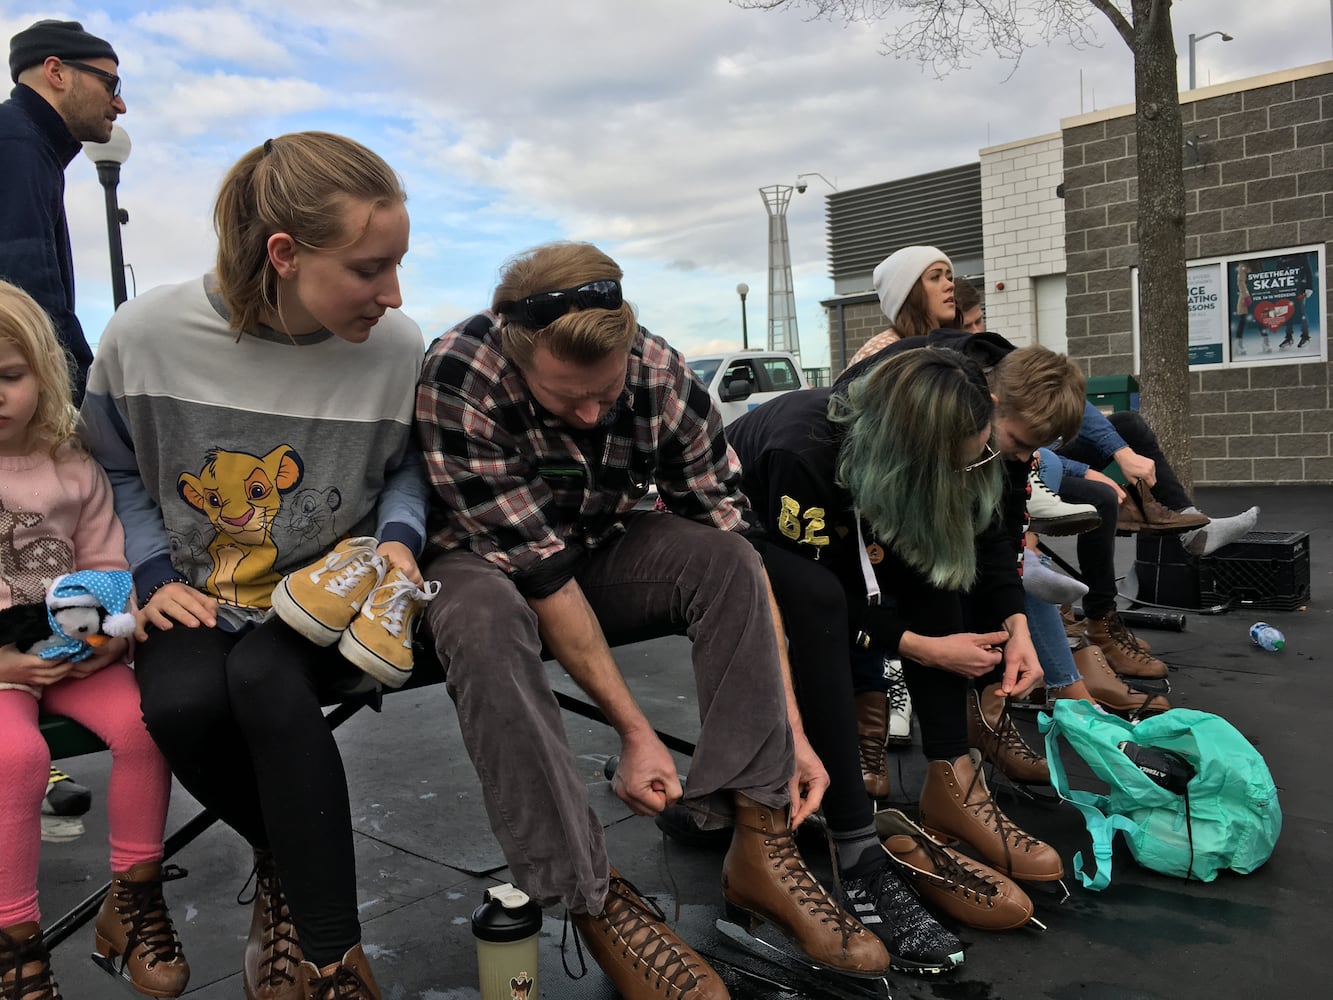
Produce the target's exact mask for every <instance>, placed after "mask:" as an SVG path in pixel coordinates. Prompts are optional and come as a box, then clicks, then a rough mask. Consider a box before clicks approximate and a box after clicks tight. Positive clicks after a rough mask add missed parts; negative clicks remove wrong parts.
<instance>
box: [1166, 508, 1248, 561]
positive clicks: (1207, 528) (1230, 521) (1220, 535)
mask: <svg viewBox="0 0 1333 1000" xmlns="http://www.w3.org/2000/svg"><path fill="white" fill-rule="evenodd" d="M1187 512H1188V513H1194V508H1187ZM1258 520H1259V508H1258V507H1251V508H1250V509H1249V510H1247V511H1244V512H1243V513H1240V514H1236V515H1235V516H1234V517H1215V518H1213V519H1212V520H1210V521H1209V522H1208V523H1207V524H1206V525H1204V526H1203V527H1202V528H1195V529H1194V530H1193V531H1186V532H1185V533H1184V534H1182V535H1181V536H1180V542H1181V544H1182V545H1184V546H1185V551H1186V552H1188V553H1190V554H1191V555H1195V556H1210V555H1212V554H1213V553H1214V552H1216V551H1217V550H1218V549H1220V548H1221V547H1222V546H1223V545H1230V544H1231V543H1232V542H1238V541H1240V540H1241V539H1242V538H1244V537H1245V536H1246V535H1247V534H1249V533H1250V532H1251V531H1253V530H1254V525H1255V523H1256V522H1257V521H1258Z"/></svg>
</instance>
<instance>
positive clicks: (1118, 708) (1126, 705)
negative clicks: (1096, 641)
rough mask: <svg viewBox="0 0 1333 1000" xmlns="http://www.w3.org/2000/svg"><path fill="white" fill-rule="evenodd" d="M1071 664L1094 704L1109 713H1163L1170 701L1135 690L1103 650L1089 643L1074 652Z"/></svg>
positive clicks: (1140, 715)
mask: <svg viewBox="0 0 1333 1000" xmlns="http://www.w3.org/2000/svg"><path fill="white" fill-rule="evenodd" d="M1074 666H1076V667H1078V672H1079V674H1080V675H1081V676H1082V677H1083V684H1084V686H1085V687H1086V688H1087V689H1088V694H1090V695H1092V697H1093V699H1094V700H1096V702H1097V704H1099V705H1101V706H1102V708H1105V709H1107V710H1108V711H1111V712H1120V713H1123V714H1125V715H1128V716H1129V718H1130V719H1141V718H1143V717H1144V716H1145V715H1155V714H1156V713H1158V712H1165V711H1166V710H1167V709H1168V708H1170V707H1171V703H1170V702H1169V701H1167V700H1166V698H1165V697H1164V696H1163V695H1160V694H1150V693H1148V692H1146V691H1136V690H1134V689H1133V688H1132V687H1130V686H1129V685H1128V684H1126V683H1125V682H1124V681H1123V680H1121V679H1120V676H1119V675H1118V674H1117V673H1116V672H1115V671H1114V670H1112V669H1111V665H1110V664H1109V663H1107V662H1106V657H1105V656H1104V655H1102V651H1101V650H1100V649H1099V648H1098V647H1096V646H1093V645H1091V644H1089V645H1087V646H1084V647H1083V648H1082V649H1076V650H1075V651H1074Z"/></svg>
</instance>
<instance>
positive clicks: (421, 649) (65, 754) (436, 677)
mask: <svg viewBox="0 0 1333 1000" xmlns="http://www.w3.org/2000/svg"><path fill="white" fill-rule="evenodd" d="M682 634H684V632H683V629H682V628H680V627H676V626H671V625H666V626H664V627H662V628H657V629H642V630H639V631H637V632H633V633H626V634H623V635H608V636H607V641H608V642H609V643H610V645H611V646H612V647H615V646H627V645H630V644H631V643H635V642H646V641H649V640H651V639H661V638H664V637H666V636H669V635H682ZM415 649H416V653H415V662H414V664H413V667H412V676H411V677H410V678H408V681H407V683H406V684H404V685H403V686H402V687H401V688H399V689H396V690H399V691H412V690H415V689H417V688H423V687H429V686H430V685H432V684H442V683H444V667H443V666H442V665H441V664H440V661H439V658H438V657H437V656H436V655H435V648H434V645H433V644H432V643H430V642H422V641H421V640H420V638H418V639H417V641H416V642H415ZM543 656H544V657H545V658H546V659H550V658H551V657H550V656H549V655H547V654H546V652H545V650H543ZM393 693H395V692H394V691H385V692H372V693H370V694H361V695H354V696H352V697H348V698H345V699H343V700H341V701H333V702H330V703H329V706H328V707H329V711H328V712H326V713H325V716H324V718H325V719H326V720H328V723H329V728H330V729H337V728H338V727H339V726H341V725H342V724H343V723H344V722H346V721H347V720H348V719H350V718H351V717H352V716H354V715H355V714H356V713H357V712H359V711H361V710H362V709H363V708H371V709H374V710H376V711H378V710H379V706H380V699H381V698H382V697H383V695H385V694H393ZM554 694H555V698H556V701H557V702H558V703H559V705H560V707H561V708H562V709H563V710H564V711H567V712H572V713H573V714H575V715H579V716H582V717H583V718H585V719H590V720H592V721H593V722H600V723H601V724H602V725H610V723H609V722H608V721H607V718H606V716H605V715H603V714H602V711H601V709H599V708H598V707H597V706H596V705H594V704H592V703H591V702H589V701H585V700H583V699H581V698H576V697H574V696H573V695H569V694H566V693H565V692H563V691H555V692H554ZM39 724H40V727H41V732H42V736H43V737H44V738H45V739H46V743H47V746H48V747H49V748H50V750H51V759H52V760H63V759H66V758H70V757H79V756H82V755H84V754H89V753H97V752H99V751H102V750H105V749H106V744H104V743H103V742H102V741H101V740H100V739H99V738H98V737H97V736H95V735H94V734H93V733H92V732H90V731H89V730H87V729H85V728H84V727H83V726H81V725H79V723H77V722H75V721H74V720H73V719H68V718H65V717H64V716H60V715H48V714H43V715H42V716H41V719H40V723H39ZM657 735H658V738H659V739H661V741H662V743H663V745H665V746H666V747H667V749H669V750H674V751H676V752H677V753H681V754H684V755H686V756H687V757H688V756H692V755H693V754H694V744H693V743H691V742H690V741H689V740H686V739H682V738H681V737H679V736H675V735H672V734H671V733H665V732H662V731H661V730H657ZM216 821H217V816H215V815H214V814H213V813H211V812H210V811H209V810H207V809H202V810H200V811H199V812H198V813H197V814H196V815H195V816H193V817H191V818H190V819H189V820H187V821H186V822H185V823H184V824H183V825H182V826H181V828H180V829H178V830H176V831H174V832H173V833H172V834H171V835H170V836H168V837H167V838H166V843H165V850H164V853H163V858H162V860H163V861H166V860H168V859H169V858H171V857H172V856H174V855H175V854H176V853H177V852H178V851H181V850H183V849H184V848H185V847H188V846H189V845H190V844H191V843H192V842H193V841H194V840H195V839H196V838H197V837H198V836H199V835H200V834H202V833H203V832H204V831H205V830H207V829H208V828H209V827H211V826H212V825H213V824H214V823H215V822H216ZM110 889H111V883H110V881H108V882H107V883H106V884H105V885H103V886H102V887H101V888H99V889H98V890H96V891H95V892H93V893H92V894H90V895H89V896H88V897H87V898H85V899H83V900H81V901H80V902H78V903H77V904H75V905H74V906H73V907H72V908H71V909H70V910H68V911H67V912H65V913H63V914H61V915H60V916H59V917H57V918H56V919H55V920H54V921H52V923H51V925H50V926H49V927H47V928H45V929H44V930H43V937H44V938H45V940H46V945H47V947H48V948H54V947H55V946H56V945H58V944H60V943H61V942H62V941H64V940H65V939H66V938H68V937H69V936H70V935H71V934H74V933H75V932H77V931H78V930H79V928H81V927H83V926H85V925H86V924H87V923H88V922H89V921H90V920H92V919H93V918H95V917H96V916H97V911H98V910H100V909H101V907H102V901H103V900H104V899H105V898H106V894H107V892H109V891H110Z"/></svg>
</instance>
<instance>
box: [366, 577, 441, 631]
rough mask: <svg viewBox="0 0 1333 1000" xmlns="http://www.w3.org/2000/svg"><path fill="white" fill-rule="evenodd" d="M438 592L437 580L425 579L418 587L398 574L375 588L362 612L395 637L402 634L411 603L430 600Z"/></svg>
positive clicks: (438, 584) (438, 582)
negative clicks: (423, 584) (393, 578)
mask: <svg viewBox="0 0 1333 1000" xmlns="http://www.w3.org/2000/svg"><path fill="white" fill-rule="evenodd" d="M439 592H440V581H439V580H427V581H426V585H425V586H424V587H418V586H417V585H416V584H415V583H413V582H412V581H411V580H409V579H407V578H406V577H402V576H400V577H398V578H397V579H395V580H390V581H388V582H387V583H385V584H382V585H381V586H380V587H379V588H378V589H376V591H375V593H374V594H372V595H371V598H370V601H369V602H368V603H367V605H366V610H365V612H364V613H365V615H366V617H367V618H371V619H373V620H375V621H377V622H379V623H380V625H382V626H383V627H384V630H385V631H386V632H388V633H389V634H390V635H392V636H394V637H395V638H397V637H399V636H401V635H403V625H404V622H405V621H406V619H407V617H408V610H409V608H410V607H411V605H412V603H413V602H414V601H415V602H417V603H423V602H425V601H429V600H432V599H433V598H434V597H435V595H436V594H438V593H439Z"/></svg>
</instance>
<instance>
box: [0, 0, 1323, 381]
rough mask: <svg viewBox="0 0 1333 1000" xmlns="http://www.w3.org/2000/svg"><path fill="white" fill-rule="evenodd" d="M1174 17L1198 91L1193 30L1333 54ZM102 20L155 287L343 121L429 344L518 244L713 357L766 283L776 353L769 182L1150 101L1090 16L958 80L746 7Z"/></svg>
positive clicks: (1222, 22)
mask: <svg viewBox="0 0 1333 1000" xmlns="http://www.w3.org/2000/svg"><path fill="white" fill-rule="evenodd" d="M1172 13H1173V17H1174V21H1175V30H1176V36H1177V39H1178V40H1179V41H1178V47H1179V49H1180V66H1181V78H1182V81H1183V79H1184V75H1185V63H1186V51H1185V50H1186V39H1187V37H1188V34H1189V33H1190V32H1191V31H1193V32H1196V33H1198V34H1202V33H1206V32H1208V31H1212V30H1226V31H1227V32H1229V33H1230V34H1232V35H1233V36H1235V39H1236V40H1235V41H1234V42H1229V43H1225V44H1224V43H1222V42H1221V41H1220V39H1218V38H1216V37H1213V38H1209V39H1206V40H1204V41H1203V42H1201V43H1200V44H1199V46H1198V49H1197V52H1196V55H1197V72H1198V78H1199V82H1200V84H1201V85H1203V84H1206V83H1208V82H1214V83H1216V82H1222V81H1223V80H1229V79H1236V78H1239V77H1243V76H1249V75H1254V74H1258V73H1262V72H1269V71H1273V70H1277V69H1281V68H1285V67H1287V66H1291V65H1301V64H1305V63H1310V62H1314V61H1317V60H1319V59H1324V58H1327V57H1328V54H1329V9H1328V7H1327V4H1325V3H1324V2H1323V0H1288V2H1286V3H1284V6H1283V16H1282V17H1281V18H1274V17H1273V16H1272V13H1271V9H1266V8H1264V7H1263V6H1262V5H1255V4H1252V3H1245V2H1242V0H1213V2H1210V3H1208V4H1199V3H1195V4H1189V5H1185V4H1177V5H1176V6H1175V7H1174V8H1173V11H1172ZM59 14H60V12H55V15H56V16H58V15H59ZM40 16H53V14H52V12H50V11H47V10H43V11H36V12H34V11H32V9H31V8H17V7H15V6H13V5H8V4H0V28H5V27H8V28H9V29H10V33H12V31H13V30H17V29H18V28H20V27H23V26H25V25H26V24H28V23H30V22H31V21H32V20H35V19H36V18H37V17H40ZM65 16H76V15H74V14H72V12H65ZM77 16H82V19H83V21H84V23H85V24H86V25H87V26H88V27H89V29H90V30H94V31H98V32H99V33H101V34H103V35H104V36H105V37H108V38H109V39H111V40H112V42H113V43H114V44H115V45H116V46H117V48H118V51H119V52H120V53H121V56H122V73H123V75H124V76H125V79H126V84H125V87H126V98H127V100H128V101H129V108H130V113H129V115H128V116H127V118H126V119H125V125H126V127H127V128H129V129H130V131H131V133H132V135H133V138H134V142H135V148H134V154H133V157H132V158H131V161H130V162H129V163H128V164H127V165H126V168H125V178H124V182H123V186H122V203H123V204H124V205H125V206H126V207H127V208H129V209H130V212H131V216H132V221H131V223H130V226H128V227H127V228H126V230H125V236H126V250H127V259H129V260H131V261H132V262H133V263H134V265H135V268H136V272H137V273H138V276H139V281H140V287H146V286H147V285H148V284H157V283H160V282H162V281H166V280H179V278H181V277H183V276H185V275H187V274H191V273H195V272H197V270H200V269H202V268H204V267H206V266H207V265H208V260H209V259H210V258H211V255H212V234H211V230H210V227H209V214H210V211H211V203H212V198H213V196H214V193H215V191H216V188H217V184H218V182H219V180H220V179H221V176H222V174H223V172H224V171H225V170H226V168H227V167H228V166H229V165H230V164H231V163H232V162H233V161H234V160H235V159H236V158H237V157H238V156H239V155H240V154H241V153H242V152H244V151H245V150H246V149H248V148H250V147H252V146H253V145H255V144H256V143H258V142H260V141H262V140H263V139H264V138H266V137H267V136H270V135H275V134H279V133H281V132H283V131H290V130H295V129H302V128H327V129H332V130H334V131H342V132H345V133H347V134H350V135H353V136H354V137H356V138H358V139H359V140H361V141H363V142H366V143H367V144H368V145H370V146H371V147H372V148H374V149H376V150H377V151H378V152H380V153H381V154H383V155H384V156H385V157H386V159H388V160H389V161H390V163H392V164H393V165H394V166H395V168H396V169H398V170H399V171H400V172H401V173H402V174H403V176H404V179H405V182H406V184H407V187H408V192H409V207H410V210H411V213H412V224H413V251H412V253H411V254H410V255H409V257H408V260H407V264H406V266H405V269H404V275H403V279H404V288H405V292H406V296H407V310H408V311H409V312H410V313H411V314H412V315H413V316H414V317H415V318H416V319H418V321H419V322H421V324H422V326H423V327H424V328H426V330H427V332H428V334H429V333H434V332H438V329H439V327H440V326H442V325H443V324H445V323H448V322H451V321H453V320H455V319H457V318H459V317H461V316H462V315H463V314H464V313H465V312H466V311H468V310H470V309H474V308H476V307H478V306H480V305H483V304H485V303H486V302H487V301H488V300H489V296H490V290H491V287H492V286H493V283H494V281H495V278H496V274H497V270H498V268H499V267H500V265H501V264H502V262H503V261H504V260H505V259H506V258H507V257H508V256H510V255H511V254H512V253H514V252H516V251H518V250H521V249H524V248H526V247H529V246H532V245H534V244H536V243H539V242H542V241H544V240H548V239H554V238H562V237H569V238H578V239H588V240H592V241H595V242H598V243H600V244H603V245H604V246H605V247H606V248H607V249H608V250H609V251H610V252H611V253H612V254H613V255H614V256H616V257H617V259H619V260H620V262H621V264H622V265H623V266H624V267H625V269H626V289H627V294H628V295H629V297H630V298H631V299H632V300H633V301H634V302H636V304H638V306H639V307H640V309H641V313H642V318H643V320H644V322H645V324H646V325H648V326H649V327H650V328H652V329H654V330H657V331H659V332H661V333H663V334H664V335H666V336H668V337H669V338H670V339H672V340H673V341H675V342H677V343H679V344H680V345H681V346H683V347H685V348H687V349H690V348H692V346H693V345H703V344H705V343H710V342H714V341H719V342H721V341H726V340H727V339H728V338H731V339H732V340H733V341H734V342H735V343H739V339H740V317H739V315H738V312H739V300H738V298H737V296H736V293H735V286H736V283H737V282H739V281H745V282H747V283H748V284H749V285H750V287H751V289H752V291H751V293H750V298H749V319H750V324H749V325H750V332H751V338H752V341H753V340H755V338H756V337H762V335H763V332H764V328H765V318H766V317H765V310H766V294H765V287H766V274H767V216H766V215H765V212H764V207H763V205H762V203H761V201H760V198H759V195H758V190H757V189H758V188H759V187H761V186H763V185H768V184H774V183H791V182H792V181H794V179H795V176H796V174H797V173H799V172H804V171H818V172H820V173H822V174H823V175H824V176H825V177H827V178H829V179H830V180H831V181H833V182H835V183H836V184H837V185H838V187H839V188H841V189H847V188H852V187H857V186H862V185H866V184H873V183H878V182H880V181H884V180H890V179H894V178H899V177H905V176H910V175H912V174H916V173H920V172H923V171H928V170H937V169H941V168H944V167H950V166H956V165H958V164H961V163H966V162H970V161H974V160H975V159H976V156H977V150H978V149H980V148H982V147H985V146H988V145H993V144H999V143H1003V142H1009V141H1013V140H1016V139H1021V138H1024V137H1027V136H1032V135H1038V134H1043V133H1046V132H1052V131H1055V130H1057V129H1058V127H1059V120H1060V118H1061V117H1064V116H1069V115H1074V114H1078V113H1079V112H1080V111H1082V110H1092V109H1093V108H1094V107H1098V108H1102V107H1107V106H1109V105H1111V104H1120V103H1125V102H1127V101H1130V100H1131V99H1132V96H1133V80H1132V57H1131V54H1130V52H1129V50H1128V49H1127V47H1126V46H1125V45H1124V43H1123V42H1122V41H1121V40H1120V38H1119V37H1118V36H1117V35H1115V34H1114V33H1113V32H1112V31H1111V30H1110V28H1109V25H1108V24H1107V22H1106V21H1105V18H1103V17H1102V16H1101V15H1100V14H1097V13H1096V12H1095V11H1093V10H1091V9H1089V12H1088V24H1089V25H1090V26H1092V27H1093V28H1094V29H1095V30H1096V32H1097V34H1098V37H1099V39H1100V42H1099V44H1098V45H1096V46H1094V47H1090V48H1085V49H1082V50H1074V49H1071V48H1070V47H1069V46H1067V45H1051V46H1043V45H1039V46H1037V47H1035V48H1033V49H1031V50H1029V51H1028V52H1027V53H1026V54H1025V55H1024V58H1023V61H1022V63H1021V65H1020V66H1019V67H1018V68H1017V70H1013V67H1011V66H1010V65H1008V64H1006V63H1002V62H1000V61H998V60H996V59H992V58H985V57H982V58H977V59H975V60H973V62H972V66H971V68H969V69H967V70H965V71H960V72H957V73H955V74H953V75H951V76H949V77H947V78H945V79H943V80H937V79H935V78H934V77H932V76H931V75H930V74H929V73H928V72H923V71H922V69H921V68H920V67H919V66H918V65H917V64H916V63H915V62H913V61H912V60H910V59H895V58H890V57H885V56H883V55H881V54H880V48H881V39H882V37H883V35H884V34H885V30H886V29H887V28H888V27H889V26H890V25H887V24H876V25H854V26H845V25H842V24H840V23H833V22H828V21H820V20H813V21H812V20H808V19H807V14H806V13H805V12H803V11H801V10H794V11H778V12H769V13H765V12H761V11H747V10H741V9H739V8H736V7H734V6H732V5H730V4H728V3H726V2H725V0H632V2H626V0H581V2H580V3H578V4H569V5H562V4H552V3H549V2H546V0H508V2H503V3H496V2H494V0H488V2H478V0H452V2H432V3H427V2H407V0H402V2H391V0H383V2H374V0H359V2H356V0H286V2H284V3H282V4H280V5H275V4H273V3H272V2H271V0H240V2H238V3H235V4H231V5H228V6H227V7H225V8H224V7H221V6H219V5H216V4H205V5H199V6H191V5H189V4H188V3H181V2H172V3H153V2H138V3H131V2H122V0H103V4H102V9H101V10H98V11H90V12H88V13H87V14H85V15H77ZM1293 25H1303V26H1304V27H1303V28H1302V29H1301V30H1293ZM1307 29H1308V30H1307ZM90 168H91V165H90V164H88V165H86V166H85V167H83V168H82V170H83V174H82V179H81V180H78V181H76V180H75V174H76V173H78V169H79V168H76V167H71V170H70V174H71V192H70V214H71V218H72V220H74V224H75V242H76V253H77V254H78V266H79V274H80V301H81V311H89V318H90V319H91V318H92V316H93V315H94V312H93V311H95V304H96V303H98V302H100V301H103V300H104V299H105V297H107V295H108V293H107V292H106V291H105V288H106V286H105V285H104V284H101V282H104V280H105V279H104V278H103V277H102V276H103V275H104V274H105V272H106V264H105V256H104V255H105V244H106V237H105V234H104V232H103V229H104V223H103V222H102V220H103V217H104V216H103V209H102V207H101V191H100V189H99V188H97V186H96V184H95V181H92V180H91V176H92V175H91V169H90ZM827 193H828V192H827V189H826V188H825V187H824V186H823V185H822V183H820V182H819V181H818V179H817V178H813V179H812V181H811V186H810V189H809V191H808V192H807V193H806V194H804V195H802V196H798V197H796V198H794V199H793V201H792V203H791V207H790V210H789V212H788V226H789V231H790V238H791V253H792V259H793V266H794V271H795V278H794V284H795V289H796V295H797V303H798V311H799V317H800V326H801V330H800V332H801V338H802V344H803V347H804V352H805V354H806V356H807V360H809V359H813V358H823V357H826V356H827V344H826V324H825V321H824V318H823V313H822V310H821V309H820V307H819V305H818V303H819V300H820V299H823V298H827V297H828V296H830V295H831V294H832V283H831V281H830V280H829V278H828V276H827V270H828V264H827V259H826V252H827V250H826V244H825V233H824V213H823V205H824V200H823V196H824V195H825V194H827ZM99 233H100V240H99V238H98V236H99ZM90 310H92V311H90ZM92 325H93V323H92V322H90V323H89V326H90V327H91V326H92Z"/></svg>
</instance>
